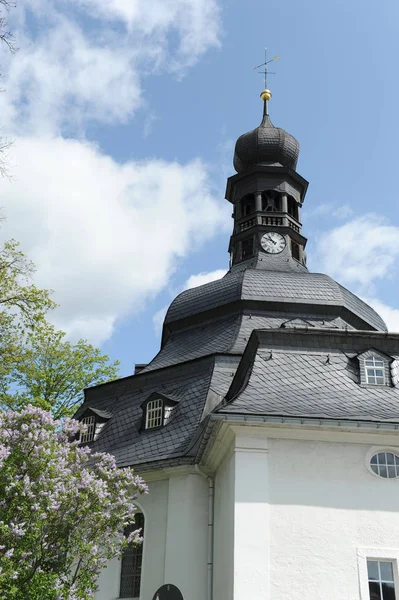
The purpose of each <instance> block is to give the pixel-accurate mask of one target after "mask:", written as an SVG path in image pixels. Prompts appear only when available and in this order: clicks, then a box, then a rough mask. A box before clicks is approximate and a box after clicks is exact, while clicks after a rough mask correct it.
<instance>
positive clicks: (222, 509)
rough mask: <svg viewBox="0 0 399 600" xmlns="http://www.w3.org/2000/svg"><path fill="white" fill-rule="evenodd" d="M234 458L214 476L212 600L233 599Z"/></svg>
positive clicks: (226, 460) (231, 456) (223, 464)
mask: <svg viewBox="0 0 399 600" xmlns="http://www.w3.org/2000/svg"><path fill="white" fill-rule="evenodd" d="M234 472H235V460H234V455H229V456H228V457H227V458H226V459H225V460H224V462H223V463H222V464H221V466H220V467H219V469H218V472H217V474H216V477H215V507H214V514H215V516H214V552H213V555H214V559H213V565H214V567H213V573H214V576H213V584H214V587H213V595H214V600H231V599H232V598H233V582H234V577H233V569H234V483H235V475H234Z"/></svg>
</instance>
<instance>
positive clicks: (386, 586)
mask: <svg viewBox="0 0 399 600" xmlns="http://www.w3.org/2000/svg"><path fill="white" fill-rule="evenodd" d="M382 598H383V600H396V596H395V588H394V584H393V583H383V584H382Z"/></svg>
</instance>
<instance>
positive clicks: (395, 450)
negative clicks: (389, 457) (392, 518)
mask: <svg viewBox="0 0 399 600" xmlns="http://www.w3.org/2000/svg"><path fill="white" fill-rule="evenodd" d="M380 452H385V453H390V454H393V455H395V456H399V447H396V446H371V448H370V449H369V451H368V452H367V453H366V456H365V464H366V468H367V470H368V472H369V473H370V474H371V475H373V477H378V479H379V480H380V481H390V482H395V483H396V485H398V483H399V476H398V477H382V476H381V475H378V473H376V472H375V471H373V469H372V468H371V459H372V458H373V456H374V455H375V454H379V453H380ZM398 596H399V590H398ZM398 600H399V598H398Z"/></svg>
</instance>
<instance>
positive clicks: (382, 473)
mask: <svg viewBox="0 0 399 600" xmlns="http://www.w3.org/2000/svg"><path fill="white" fill-rule="evenodd" d="M380 476H381V477H388V473H387V468H386V467H382V466H380Z"/></svg>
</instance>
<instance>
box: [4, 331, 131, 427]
mask: <svg viewBox="0 0 399 600" xmlns="http://www.w3.org/2000/svg"><path fill="white" fill-rule="evenodd" d="M64 338H65V333H64V332H63V331H57V330H56V329H55V328H54V327H53V326H52V325H49V324H48V323H40V324H38V325H37V326H36V327H35V328H34V329H33V331H31V332H29V333H28V335H27V341H26V344H25V347H24V348H22V350H21V351H20V352H19V353H18V358H17V361H16V362H15V367H14V368H13V369H12V371H11V373H10V377H9V379H10V382H11V383H12V385H11V387H12V388H13V390H14V391H13V393H12V394H9V393H6V394H4V395H3V405H4V406H6V407H7V408H14V409H21V407H23V406H26V405H27V404H29V403H33V404H34V405H35V406H40V407H41V408H43V409H45V410H50V411H52V413H53V415H54V416H55V418H60V417H64V416H72V415H73V413H74V412H75V411H76V409H77V406H78V405H79V404H80V403H81V402H82V401H83V389H84V388H86V387H89V386H92V385H95V384H99V383H104V382H106V381H109V380H111V379H116V377H117V372H118V364H119V363H118V361H115V362H113V363H110V362H109V357H108V356H107V355H105V354H102V353H101V352H100V350H98V349H97V348H95V347H94V346H92V345H91V344H89V343H87V342H86V341H84V340H79V341H78V342H77V343H76V344H72V343H71V342H68V341H65V340H64Z"/></svg>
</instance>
